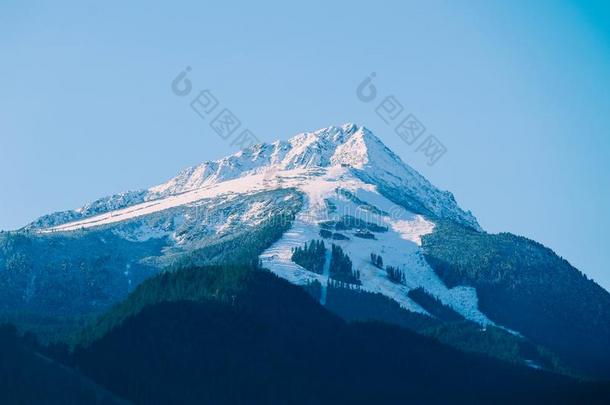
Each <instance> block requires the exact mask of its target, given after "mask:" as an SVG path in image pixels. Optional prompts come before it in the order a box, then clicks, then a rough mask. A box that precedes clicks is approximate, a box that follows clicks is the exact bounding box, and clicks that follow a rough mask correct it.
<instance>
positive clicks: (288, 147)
mask: <svg viewBox="0 0 610 405" xmlns="http://www.w3.org/2000/svg"><path fill="white" fill-rule="evenodd" d="M332 166H345V167H350V168H351V169H352V170H354V172H355V173H356V174H357V175H358V176H359V177H361V178H363V179H366V180H368V181H373V182H376V183H381V184H384V185H385V186H386V187H390V188H393V189H397V188H403V189H404V190H406V192H407V195H408V198H409V199H410V200H413V201H415V204H413V206H414V207H416V208H415V209H416V210H418V211H421V212H420V213H422V214H427V215H432V216H438V217H440V218H449V219H453V220H456V221H458V222H460V223H462V224H465V225H468V226H470V227H472V228H474V229H477V230H481V228H480V225H479V224H478V222H477V220H476V218H475V217H474V216H473V215H472V213H470V212H469V211H468V212H465V211H463V210H462V209H461V208H460V207H459V206H458V205H457V203H456V201H455V198H454V196H453V194H452V193H450V192H449V191H441V190H439V189H437V188H436V187H434V186H433V185H432V184H431V183H430V182H428V180H426V179H425V178H424V177H423V176H422V175H420V174H419V173H418V172H417V171H415V170H414V169H413V168H411V167H410V166H408V165H407V164H406V163H404V162H403V161H402V160H401V159H400V157H398V155H396V154H395V153H394V152H392V151H391V150H390V149H389V148H387V147H386V146H385V145H384V144H383V142H382V141H381V140H380V139H379V138H378V137H377V136H375V135H374V134H373V133H372V132H371V131H369V130H368V129H367V128H366V127H363V126H358V125H356V124H353V123H348V124H344V125H342V126H340V127H336V126H331V127H327V128H322V129H319V130H317V131H313V132H303V133H300V134H297V135H295V136H294V137H292V138H291V139H289V140H288V141H275V142H273V143H271V144H266V143H263V144H257V145H253V146H251V147H250V148H247V149H244V150H241V151H239V152H237V153H235V154H233V155H230V156H228V157H225V158H222V159H219V160H215V161H207V162H204V163H201V164H199V165H196V166H192V167H189V168H187V169H185V170H183V171H181V172H180V173H179V174H178V175H177V176H176V177H174V178H172V179H170V180H168V181H167V182H165V183H162V184H160V185H157V186H153V187H150V188H148V189H145V190H137V191H128V192H123V193H119V194H115V195H112V196H108V197H104V198H101V199H98V200H96V201H94V202H92V203H90V204H87V205H85V206H83V207H81V208H78V209H76V210H69V211H62V212H57V213H53V214H49V215H45V216H43V217H41V218H38V219H37V220H35V221H33V222H32V223H30V224H28V225H27V226H26V227H25V229H34V230H36V229H44V228H52V227H56V226H59V225H63V224H66V223H69V222H73V221H78V220H82V219H85V218H89V217H92V216H96V215H99V214H103V213H106V212H109V211H114V210H118V209H122V208H126V207H129V206H133V205H136V204H141V203H144V202H149V201H154V200H158V199H163V198H166V197H169V196H173V195H177V194H181V193H185V192H189V191H193V190H196V189H199V188H203V187H206V186H210V185H214V184H218V183H221V182H225V181H228V180H234V179H237V178H240V177H244V176H248V175H254V174H264V175H265V176H267V177H269V178H272V177H273V174H274V173H275V172H277V171H287V170H294V169H310V168H315V167H322V168H328V167H332Z"/></svg>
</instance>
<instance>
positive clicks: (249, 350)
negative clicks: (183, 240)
mask: <svg viewBox="0 0 610 405" xmlns="http://www.w3.org/2000/svg"><path fill="white" fill-rule="evenodd" d="M214 270H215V273H218V272H226V273H227V274H225V275H222V276H218V277H217V278H216V279H215V280H213V282H212V283H208V285H212V286H213V287H212V288H210V287H205V288H203V289H200V290H198V288H197V287H196V286H197V280H198V279H200V278H205V277H209V275H207V274H206V270H205V269H202V268H192V269H187V270H181V271H178V272H175V273H171V274H167V275H165V276H164V277H157V278H155V279H153V280H151V281H150V282H147V283H144V284H143V285H142V286H141V287H140V288H139V289H138V290H137V291H136V292H135V293H134V294H133V295H132V296H131V297H130V301H128V302H126V303H125V304H124V305H123V306H121V307H116V308H115V309H114V312H115V313H114V314H113V313H110V314H108V315H107V317H106V318H105V319H106V320H108V319H112V320H113V321H112V322H111V324H112V326H111V329H110V330H109V331H106V329H105V328H107V327H108V325H109V323H105V322H101V323H100V324H98V327H101V328H102V329H103V330H104V332H105V333H103V336H102V337H101V338H97V339H94V340H93V341H92V342H91V343H90V344H88V345H86V346H84V347H80V348H79V349H77V351H76V352H75V354H74V361H75V363H76V364H77V365H78V367H79V368H80V369H81V370H82V371H83V372H84V373H85V374H86V375H88V376H89V377H91V378H92V379H94V380H96V381H97V382H99V383H100V384H102V385H104V386H105V387H107V388H108V389H110V390H112V391H113V392H115V393H116V394H118V395H120V396H122V397H124V398H127V399H129V400H132V401H134V402H137V403H148V404H154V403H175V404H177V403H215V404H222V403H249V404H251V403H307V404H310V403H316V404H320V403H377V404H379V403H408V402H416V403H422V402H426V403H435V402H444V403H472V402H488V403H490V402H494V403H503V402H511V401H521V402H525V403H534V402H540V401H553V402H561V403H577V402H582V401H585V402H588V403H595V402H600V403H603V400H604V397H605V398H609V397H608V396H607V395H608V394H609V393H610V392H609V391H608V388H607V387H604V386H602V385H595V384H591V383H579V382H577V381H576V380H573V379H570V378H568V377H562V376H558V375H554V374H549V373H546V372H541V371H536V370H533V369H529V368H526V367H520V366H515V365H511V364H508V363H503V362H501V361H498V360H494V359H491V358H487V357H484V356H480V355H475V354H468V353H464V352H460V351H458V350H455V349H453V348H450V347H448V346H445V345H443V344H441V343H439V342H437V341H435V340H433V339H431V338H427V337H424V336H421V335H418V334H416V333H414V332H411V331H408V330H405V329H402V328H399V327H395V326H390V325H384V324H380V323H367V322H364V323H353V324H348V323H345V322H344V321H342V320H340V319H339V318H337V317H335V316H334V315H331V314H330V313H329V312H327V311H326V310H325V309H324V308H323V307H321V306H320V305H318V304H317V303H316V302H315V301H314V300H313V299H312V298H311V297H310V296H309V295H308V294H306V293H305V292H304V291H303V290H302V289H300V288H298V287H296V286H293V285H290V284H289V283H288V282H286V281H283V280H281V279H278V278H277V277H275V276H273V275H271V274H269V273H267V272H264V271H261V270H255V269H246V268H235V267H233V268H215V269H214ZM237 278H239V279H240V282H239V283H237V284H235V283H234V280H236V279H237ZM235 286H238V288H234V287H235ZM168 290H170V291H169V292H167V293H165V291H168ZM214 291H215V292H216V293H217V294H211V293H212V292H214ZM180 296H182V297H183V298H184V297H186V298H188V299H187V300H185V299H178V297H180ZM144 302H145V303H146V305H141V304H142V303H144ZM93 335H95V333H94V334H93Z"/></svg>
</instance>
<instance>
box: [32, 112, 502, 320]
mask: <svg viewBox="0 0 610 405" xmlns="http://www.w3.org/2000/svg"><path fill="white" fill-rule="evenodd" d="M291 210H295V211H291ZM286 212H292V214H291V218H293V220H292V221H291V223H290V227H289V228H288V229H287V230H286V231H285V232H283V234H282V236H281V237H280V238H279V240H276V242H275V243H273V245H272V246H269V247H267V248H266V250H264V251H263V253H262V254H261V255H260V258H259V259H260V261H261V263H262V265H263V266H264V267H265V268H267V269H269V270H271V271H272V272H274V273H276V274H277V275H279V276H281V277H283V278H285V279H287V280H289V281H291V282H293V283H295V284H298V285H309V284H311V283H316V282H317V283H319V284H320V285H321V286H322V287H321V297H320V300H321V302H322V303H324V302H325V300H326V289H327V287H328V285H329V282H330V281H331V280H333V279H334V280H336V277H333V275H332V274H331V272H330V269H329V263H330V261H331V258H330V256H329V257H328V260H326V262H327V263H326V266H324V268H322V267H321V268H319V269H312V268H306V267H304V266H303V265H302V264H303V263H301V264H298V263H296V262H295V261H293V254H294V249H296V248H300V247H303V246H305V244H307V243H311V242H312V241H324V242H325V245H326V246H327V247H330V246H333V245H334V246H335V247H339V248H341V251H342V252H344V254H345V255H346V257H347V258H348V260H349V261H351V264H350V268H353V272H354V273H353V274H354V275H355V276H354V277H356V276H357V280H356V278H354V279H353V280H352V281H353V282H354V283H356V284H355V285H357V286H358V288H360V289H362V290H364V291H368V292H374V293H381V294H383V295H385V296H387V297H389V298H391V299H392V300H395V301H396V302H398V303H399V304H400V305H401V306H402V307H403V308H405V309H408V310H410V311H413V312H419V313H422V314H426V315H429V314H428V313H427V311H426V310H425V309H424V308H423V307H421V306H420V305H418V304H417V303H416V302H415V301H413V300H412V299H411V298H410V297H409V291H411V290H413V289H417V288H420V289H422V288H423V289H425V291H426V292H427V293H428V294H431V295H433V296H434V297H435V298H436V299H438V300H439V301H440V302H442V303H443V304H444V305H446V306H449V307H451V308H453V310H455V311H456V312H457V313H459V314H460V315H462V316H463V317H465V318H467V319H471V320H473V321H476V322H478V323H481V324H488V323H491V322H490V321H489V320H488V319H487V317H486V316H485V315H484V314H482V313H481V312H480V311H479V310H478V308H477V294H476V290H474V289H473V288H470V287H464V286H458V287H454V288H451V289H450V288H447V287H446V286H445V284H444V283H443V282H442V281H441V280H440V279H439V278H438V276H437V275H436V274H435V273H434V271H433V270H432V268H430V266H429V265H428V264H427V263H426V261H425V260H424V258H423V251H422V249H421V237H422V236H424V235H426V234H428V233H430V232H432V231H433V229H434V227H435V221H437V220H442V219H449V220H452V221H453V222H457V223H460V224H462V225H464V226H467V227H469V228H472V229H475V230H480V227H479V225H478V223H477V221H476V219H475V218H474V217H473V215H472V214H471V213H470V212H465V211H463V210H462V209H461V208H460V207H459V206H458V205H457V203H456V201H455V199H454V198H453V195H452V194H451V193H449V192H446V191H440V190H438V189H437V188H436V187H434V186H433V185H432V184H430V182H428V181H427V180H426V179H425V178H424V177H422V176H421V175H420V174H419V173H417V172H416V171H415V170H414V169H412V168H411V167H409V166H408V165H406V164H405V163H403V162H402V160H401V159H400V158H399V157H398V156H397V155H396V154H395V153H393V152H392V151H391V150H389V149H388V148H387V147H386V146H385V145H384V144H383V143H382V142H381V141H380V140H379V138H377V137H376V136H375V135H374V134H373V133H372V132H371V131H369V130H368V129H366V128H365V127H361V126H357V125H355V124H345V125H343V126H340V127H328V128H324V129H320V130H317V131H314V132H305V133H301V134H298V135H296V136H294V137H293V138H291V139H290V140H288V141H276V142H274V143H272V144H258V145H254V146H252V147H250V148H248V149H245V150H242V151H240V152H238V153H236V154H234V155H232V156H229V157H227V158H224V159H221V160H217V161H213V162H206V163H203V164H200V165H198V166H195V167H191V168H189V169H186V170H184V171H183V172H182V173H180V174H179V175H178V176H177V177H175V178H173V179H171V180H169V181H168V182H166V183H164V184H161V185H158V186H155V187H152V188H150V189H147V190H142V191H135V192H128V193H123V194H118V195H115V196H111V197H107V198H104V199H100V200H98V201H96V202H94V203H92V204H89V205H87V206H84V207H82V208H80V209H77V210H74V211H66V212H61V213H56V214H52V215H48V216H45V217H43V218H40V219H39V220H37V221H35V222H33V223H32V224H30V225H29V226H28V229H30V231H35V232H36V233H38V234H40V235H57V234H59V235H65V234H70V233H73V232H85V233H86V232H94V233H95V232H98V233H99V232H102V233H103V234H104V235H107V234H110V235H112V236H113V237H118V238H119V239H124V240H126V241H128V242H130V243H150V241H156V240H158V241H164V242H163V243H164V244H165V245H164V246H165V247H164V248H162V250H161V254H160V255H155V256H154V257H149V258H145V259H142V258H139V259H138V262H137V263H134V265H135V264H138V265H141V264H142V263H145V264H146V265H153V266H156V267H158V268H162V267H163V266H166V265H168V264H170V263H173V262H174V261H175V260H176V257H179V256H180V255H181V254H185V253H188V252H195V251H198V250H200V249H206V248H209V246H215V245H218V244H220V243H226V241H228V240H231V239H232V238H237V235H242V234H243V233H244V232H248V231H252V230H255V229H257V228H260V227H262V226H264V225H263V224H268V221H269V219H270V218H274V217H277V216H278V215H280V214H285V213H286ZM202 213H203V214H202ZM106 239H108V238H106V237H105V238H104V240H106ZM221 250H222V249H221ZM327 254H328V255H330V254H331V252H330V249H328V250H327ZM333 254H337V253H336V252H335V253H333ZM378 256H381V257H382V258H383V260H384V265H381V264H380V263H376V262H374V261H372V259H371V258H372V257H378ZM130 266H131V265H130ZM388 266H389V268H390V270H388V268H387V267H388ZM129 268H130V269H132V267H129ZM388 272H394V273H393V274H394V277H392V276H389V273H388ZM133 273H134V271H133V269H132V270H129V271H127V272H125V274H126V275H127V280H126V281H127V283H128V285H129V286H130V288H131V286H132V285H135V284H137V283H138V282H139V280H135V279H133V277H134V276H133ZM396 274H398V275H399V276H396ZM142 277H143V276H142ZM392 278H394V279H392ZM345 280H348V279H343V281H345ZM348 281H349V280H348Z"/></svg>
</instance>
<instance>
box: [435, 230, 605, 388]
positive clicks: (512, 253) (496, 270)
mask: <svg viewBox="0 0 610 405" xmlns="http://www.w3.org/2000/svg"><path fill="white" fill-rule="evenodd" d="M423 247H424V250H425V257H426V259H427V261H428V262H429V263H430V265H431V266H432V267H433V268H434V270H435V271H436V273H437V274H438V275H439V276H440V277H441V278H442V279H443V281H444V282H445V283H446V284H447V285H448V286H449V287H452V286H456V285H469V286H473V287H475V288H476V289H477V293H478V297H479V308H480V309H481V310H482V311H483V312H484V313H485V314H486V315H488V316H489V318H491V319H492V320H493V321H496V322H498V323H499V324H501V325H504V326H506V327H508V328H511V329H513V330H518V331H519V332H521V333H522V334H523V335H525V336H527V337H528V338H529V339H531V340H532V341H534V342H535V343H538V344H541V345H544V346H546V347H548V348H549V349H551V350H552V351H553V352H555V353H556V354H557V355H558V356H559V357H560V358H561V359H562V360H563V361H564V362H565V363H566V364H567V365H568V366H570V367H572V368H574V369H576V370H578V371H580V372H582V373H587V374H589V375H592V376H598V377H603V378H610V293H608V292H607V291H606V290H604V289H603V288H602V287H600V286H599V285H598V284H596V283H595V282H594V281H593V280H590V279H588V278H587V277H586V276H585V275H584V274H582V273H581V272H580V271H578V270H577V269H575V268H574V267H572V266H571V265H570V264H569V263H568V262H567V261H566V260H564V259H562V258H560V257H559V256H557V255H556V254H555V253H554V252H553V251H552V250H550V249H548V248H546V247H544V246H542V245H541V244H539V243H537V242H534V241H532V240H529V239H526V238H523V237H519V236H515V235H511V234H508V233H501V234H497V235H491V234H487V233H483V232H477V231H474V230H472V229H469V228H466V227H463V226H460V225H457V224H455V223H452V222H448V221H445V222H442V221H441V222H439V223H438V224H437V227H436V228H435V230H434V232H433V233H432V234H429V235H426V236H425V237H424V238H423Z"/></svg>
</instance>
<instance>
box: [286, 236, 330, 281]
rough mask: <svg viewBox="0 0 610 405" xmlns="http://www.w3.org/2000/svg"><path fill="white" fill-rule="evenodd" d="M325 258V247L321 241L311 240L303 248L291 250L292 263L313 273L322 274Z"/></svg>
mask: <svg viewBox="0 0 610 405" xmlns="http://www.w3.org/2000/svg"><path fill="white" fill-rule="evenodd" d="M325 258H326V247H325V246H324V241H321V240H312V241H311V242H309V243H307V242H306V243H305V246H303V247H299V246H297V247H295V248H293V249H292V261H293V262H295V263H296V264H298V265H299V266H301V267H303V268H305V269H307V270H309V271H312V272H314V273H318V274H322V272H323V271H324V260H325Z"/></svg>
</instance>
